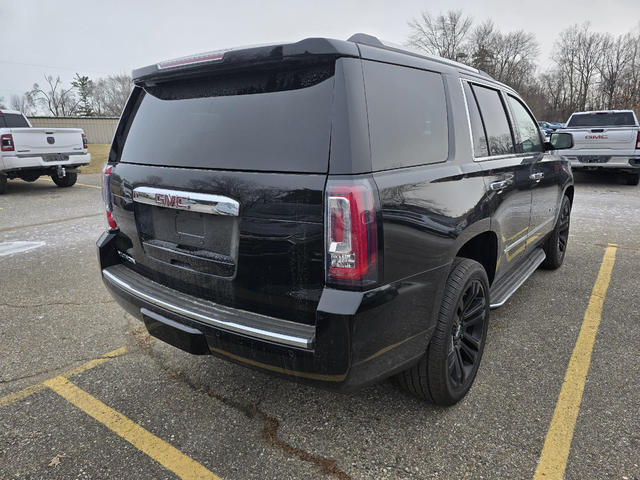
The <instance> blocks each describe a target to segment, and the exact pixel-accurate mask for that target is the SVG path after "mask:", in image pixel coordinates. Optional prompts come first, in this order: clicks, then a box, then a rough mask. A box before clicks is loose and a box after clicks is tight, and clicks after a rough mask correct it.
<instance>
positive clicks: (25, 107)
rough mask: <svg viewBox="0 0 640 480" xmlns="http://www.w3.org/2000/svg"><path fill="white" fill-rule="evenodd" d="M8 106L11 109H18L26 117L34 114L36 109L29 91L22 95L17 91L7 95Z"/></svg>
mask: <svg viewBox="0 0 640 480" xmlns="http://www.w3.org/2000/svg"><path fill="white" fill-rule="evenodd" d="M9 106H10V107H11V109H12V110H18V111H19V112H22V113H24V114H25V115H26V116H28V117H29V116H32V115H35V114H36V110H37V109H36V104H35V102H34V99H33V97H32V96H31V92H26V93H23V94H22V95H18V94H17V93H14V94H12V95H11V97H9Z"/></svg>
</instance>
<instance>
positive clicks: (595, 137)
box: [584, 135, 609, 140]
mask: <svg viewBox="0 0 640 480" xmlns="http://www.w3.org/2000/svg"><path fill="white" fill-rule="evenodd" d="M584 138H585V140H606V139H607V138H609V135H586V136H585V137H584Z"/></svg>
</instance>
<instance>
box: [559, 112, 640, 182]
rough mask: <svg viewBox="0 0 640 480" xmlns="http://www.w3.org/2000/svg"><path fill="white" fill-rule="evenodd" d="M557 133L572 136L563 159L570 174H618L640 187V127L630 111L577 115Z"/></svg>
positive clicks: (582, 113) (581, 113) (563, 153)
mask: <svg viewBox="0 0 640 480" xmlns="http://www.w3.org/2000/svg"><path fill="white" fill-rule="evenodd" d="M558 132H568V133H571V134H572V135H573V142H574V146H573V148H571V149H569V150H563V152H562V155H563V156H565V157H567V158H568V159H569V160H570V161H571V168H572V169H573V170H587V171H597V170H600V171H604V170H607V171H618V172H621V173H625V174H626V178H627V184H628V185H638V183H640V125H639V124H638V118H637V117H636V115H635V113H634V112H633V111H632V110H607V111H598V112H576V113H574V114H573V115H571V117H570V118H569V121H568V122H567V126H566V127H565V128H563V129H561V130H558Z"/></svg>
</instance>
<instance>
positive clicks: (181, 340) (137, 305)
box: [98, 233, 446, 392]
mask: <svg viewBox="0 0 640 480" xmlns="http://www.w3.org/2000/svg"><path fill="white" fill-rule="evenodd" d="M114 237H115V235H113V234H107V233H105V234H103V235H102V237H101V238H100V240H99V241H98V253H99V258H100V266H101V271H102V278H103V281H104V284H105V286H106V287H107V289H108V291H109V293H110V294H111V295H112V296H113V298H114V299H115V300H116V301H117V302H118V304H119V305H120V306H121V307H123V308H124V309H125V310H126V311H127V312H128V313H130V314H131V315H133V316H134V317H136V318H138V319H139V320H142V321H144V322H145V325H146V326H147V328H148V330H149V332H150V333H151V334H152V335H154V336H156V337H158V338H159V339H161V340H163V341H165V342H167V343H169V344H171V345H174V346H176V347H178V348H180V349H182V350H185V351H188V352H190V353H194V354H203V353H209V354H213V355H216V356H218V357H221V358H224V359H226V360H229V361H231V362H234V363H237V364H240V365H244V366H247V367H250V368H253V369H256V370H260V371H263V372H265V373H269V374H271V375H275V376H279V377H283V378H286V379H289V380H294V381H297V382H300V383H305V384H309V385H313V386H316V387H320V388H325V389H330V390H338V391H344V392H348V391H353V390H355V389H358V388H361V387H363V386H366V385H369V384H371V383H374V382H376V381H379V380H381V379H383V378H385V377H388V376H390V375H393V374H395V373H397V372H399V371H401V370H404V369H405V368H408V367H409V366H411V365H413V364H414V363H416V362H417V361H419V359H420V358H421V357H422V355H423V354H424V352H425V351H426V347H427V344H428V342H429V340H430V338H431V333H432V326H431V322H430V321H429V318H430V317H431V312H430V311H429V312H426V311H424V310H423V311H420V309H419V308H418V309H417V308H416V306H419V305H420V303H421V302H423V303H424V299H425V298H428V295H429V292H428V290H430V289H431V288H433V285H432V284H431V280H432V279H433V280H434V282H437V280H435V277H437V275H434V274H435V273H437V272H433V271H432V272H429V275H428V276H425V278H424V279H422V280H424V283H423V282H422V281H420V280H421V279H417V278H416V279H411V280H409V281H406V280H405V281H403V282H401V283H398V284H393V285H387V286H385V287H380V288H378V289H375V290H373V291H368V292H348V291H341V290H334V289H329V288H325V289H324V291H323V294H322V297H321V300H320V303H319V305H318V308H317V312H316V323H315V325H303V324H298V323H295V322H290V321H287V320H282V319H276V318H270V317H265V316H262V315H257V314H255V313H251V312H244V311H241V310H237V309H233V308H229V307H224V306H220V305H216V304H214V303H212V302H207V301H203V300H202V299H198V298H194V297H190V296H189V295H185V294H183V293H180V292H176V291H174V290H171V289H168V288H167V287H165V286H163V285H159V284H157V283H155V282H152V281H151V280H149V279H147V278H146V277H143V276H142V275H139V274H137V273H135V272H133V271H132V269H131V268H129V267H128V266H127V265H126V263H127V262H125V263H124V264H123V263H122V262H123V260H122V258H121V256H120V255H119V254H118V253H117V251H116V250H115V246H114V245H115V240H114ZM445 274H446V273H445ZM435 285H437V283H435ZM431 293H433V292H431ZM424 305H425V309H428V308H429V307H430V306H431V302H428V303H424Z"/></svg>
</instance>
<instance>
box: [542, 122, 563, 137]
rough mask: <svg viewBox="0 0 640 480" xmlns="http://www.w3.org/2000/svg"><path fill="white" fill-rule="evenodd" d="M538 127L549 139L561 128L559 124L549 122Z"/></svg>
mask: <svg viewBox="0 0 640 480" xmlns="http://www.w3.org/2000/svg"><path fill="white" fill-rule="evenodd" d="M538 125H539V126H540V130H542V132H543V133H544V134H545V136H546V137H549V136H550V135H551V134H552V133H553V132H555V131H556V130H558V129H559V128H560V127H559V126H558V125H557V124H555V123H549V122H538Z"/></svg>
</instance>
